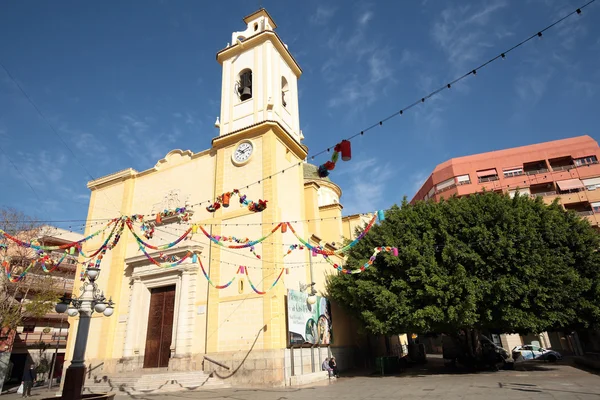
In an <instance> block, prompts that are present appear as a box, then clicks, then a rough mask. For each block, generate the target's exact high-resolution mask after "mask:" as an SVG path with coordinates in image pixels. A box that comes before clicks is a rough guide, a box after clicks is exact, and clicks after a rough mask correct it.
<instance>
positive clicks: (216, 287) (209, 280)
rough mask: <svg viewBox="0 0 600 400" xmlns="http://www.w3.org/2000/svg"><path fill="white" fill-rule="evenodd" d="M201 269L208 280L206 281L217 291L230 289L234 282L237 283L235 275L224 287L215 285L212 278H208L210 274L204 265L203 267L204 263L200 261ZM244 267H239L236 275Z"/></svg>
mask: <svg viewBox="0 0 600 400" xmlns="http://www.w3.org/2000/svg"><path fill="white" fill-rule="evenodd" d="M200 268H201V269H202V273H203V274H204V277H205V278H206V280H207V281H208V283H209V284H210V286H212V287H214V288H215V289H225V288H226V287H228V286H229V285H231V284H232V283H233V281H235V278H236V277H235V275H234V276H233V278H231V280H230V281H229V282H227V283H226V284H224V285H215V284H214V283H213V281H212V280H211V279H210V277H209V276H208V274H207V273H206V270H205V269H204V265H202V261H200ZM241 268H242V267H239V268H238V270H237V272H236V275H237V274H238V273H239V272H240V269H241Z"/></svg>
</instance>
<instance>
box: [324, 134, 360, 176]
mask: <svg viewBox="0 0 600 400" xmlns="http://www.w3.org/2000/svg"><path fill="white" fill-rule="evenodd" d="M327 150H328V151H329V149H327ZM340 153H341V154H342V161H350V159H352V148H351V145H350V141H348V140H342V141H341V142H340V143H338V144H336V145H335V147H334V148H333V154H332V155H331V160H329V161H326V162H325V164H321V165H319V168H318V170H317V174H318V175H319V177H320V178H326V177H327V176H328V175H329V171H333V170H334V168H335V165H336V164H337V162H338V160H339V158H340Z"/></svg>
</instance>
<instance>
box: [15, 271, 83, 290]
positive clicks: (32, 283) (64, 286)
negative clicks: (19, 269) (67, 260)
mask: <svg viewBox="0 0 600 400" xmlns="http://www.w3.org/2000/svg"><path fill="white" fill-rule="evenodd" d="M23 284H25V285H28V286H29V288H30V289H33V290H49V289H52V290H55V291H56V292H58V293H69V292H72V291H73V286H74V285H73V278H70V279H69V278H62V277H57V276H51V275H38V274H27V275H26V276H25V278H24V279H23Z"/></svg>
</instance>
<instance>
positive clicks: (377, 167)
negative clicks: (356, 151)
mask: <svg viewBox="0 0 600 400" xmlns="http://www.w3.org/2000/svg"><path fill="white" fill-rule="evenodd" d="M395 171H397V168H396V169H394V168H393V167H392V165H391V164H390V163H385V164H383V163H382V162H381V161H380V160H377V159H376V158H374V157H373V158H369V159H363V160H352V163H351V164H348V167H346V165H345V164H344V165H343V166H342V168H341V169H340V171H339V174H340V175H346V174H350V175H352V179H351V181H350V184H349V188H348V189H347V190H345V192H344V197H343V199H342V204H344V210H345V213H347V214H356V213H363V212H372V211H375V210H376V209H378V208H382V207H388V206H390V205H391V201H389V202H386V201H385V195H386V191H387V188H388V186H389V180H390V178H392V176H393V175H394V172H395Z"/></svg>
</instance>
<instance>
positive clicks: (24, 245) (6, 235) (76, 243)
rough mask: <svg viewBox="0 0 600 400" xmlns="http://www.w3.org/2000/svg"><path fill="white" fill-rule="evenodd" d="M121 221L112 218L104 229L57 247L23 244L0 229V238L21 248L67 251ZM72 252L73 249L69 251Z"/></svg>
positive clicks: (34, 241)
mask: <svg viewBox="0 0 600 400" xmlns="http://www.w3.org/2000/svg"><path fill="white" fill-rule="evenodd" d="M119 220H121V218H114V219H112V220H110V222H109V223H108V224H106V226H104V228H102V229H100V230H98V231H96V232H94V233H92V234H91V235H88V236H86V237H84V238H83V239H81V240H78V241H76V242H70V243H66V244H61V245H59V246H42V245H40V244H39V242H38V241H37V240H32V241H30V242H29V243H28V242H24V241H22V240H21V239H18V238H16V237H14V236H11V235H9V234H8V233H6V232H5V231H3V230H2V229H0V237H5V238H7V239H9V240H10V241H12V242H14V243H16V244H18V245H19V246H21V247H26V248H32V249H34V250H46V251H54V250H64V249H69V248H71V247H74V248H79V247H81V246H80V245H81V243H83V242H86V241H88V240H89V239H91V238H93V237H94V236H97V235H99V234H100V233H102V232H104V231H105V230H106V229H108V227H109V226H111V225H112V224H114V223H115V222H117V221H119ZM71 251H73V252H74V249H73V250H71Z"/></svg>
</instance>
